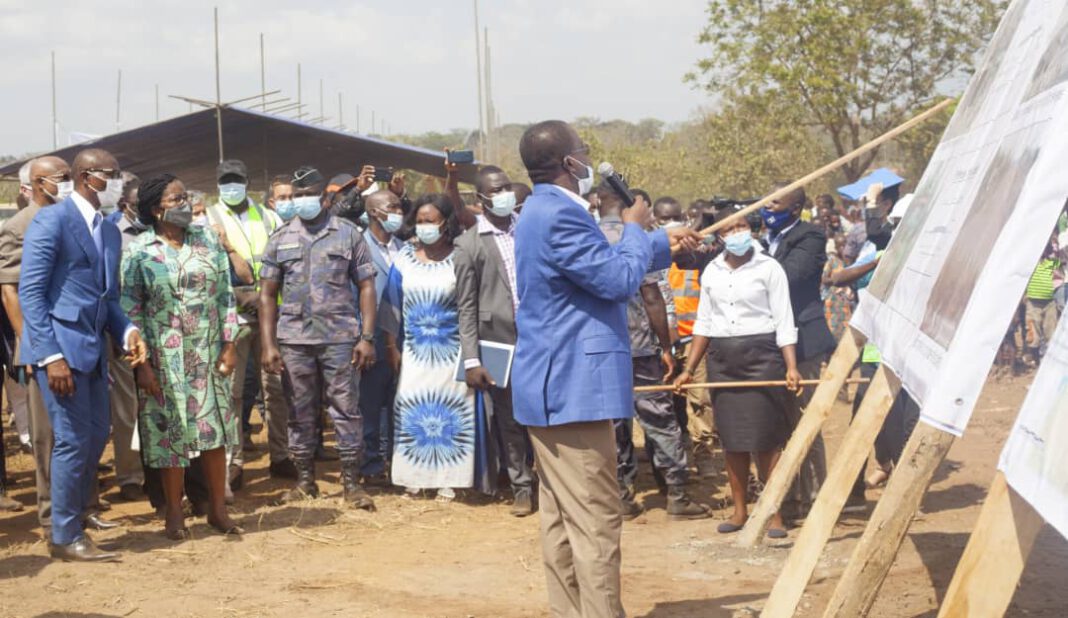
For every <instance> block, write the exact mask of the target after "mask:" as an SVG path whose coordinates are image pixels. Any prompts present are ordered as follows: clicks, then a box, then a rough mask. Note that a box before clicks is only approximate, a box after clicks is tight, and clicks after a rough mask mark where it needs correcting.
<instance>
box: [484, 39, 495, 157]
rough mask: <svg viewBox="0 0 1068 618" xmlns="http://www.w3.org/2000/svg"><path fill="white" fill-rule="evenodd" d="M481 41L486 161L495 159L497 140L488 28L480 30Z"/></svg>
mask: <svg viewBox="0 0 1068 618" xmlns="http://www.w3.org/2000/svg"><path fill="white" fill-rule="evenodd" d="M482 42H483V44H485V46H486V141H487V142H488V143H489V151H488V152H487V153H486V154H485V155H484V156H485V160H486V161H496V160H497V141H496V138H495V137H494V132H495V129H496V127H495V126H494V122H493V121H494V118H496V110H495V108H494V105H493V81H492V79H491V76H492V74H491V71H490V65H491V63H492V61H491V59H490V45H489V28H484V29H483V30H482Z"/></svg>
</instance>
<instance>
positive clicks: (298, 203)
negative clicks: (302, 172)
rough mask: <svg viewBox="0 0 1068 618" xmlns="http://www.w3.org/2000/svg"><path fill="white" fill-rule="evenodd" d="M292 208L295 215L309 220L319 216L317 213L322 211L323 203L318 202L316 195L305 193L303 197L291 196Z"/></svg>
mask: <svg viewBox="0 0 1068 618" xmlns="http://www.w3.org/2000/svg"><path fill="white" fill-rule="evenodd" d="M293 208H295V209H296V211H297V216H298V217H300V218H301V219H304V220H305V221H311V220H312V219H314V218H316V217H318V216H319V213H320V212H322V211H323V205H322V204H321V203H319V196H318V195H305V196H303V197H295V198H293Z"/></svg>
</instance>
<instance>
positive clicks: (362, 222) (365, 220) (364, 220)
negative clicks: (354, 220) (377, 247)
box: [360, 211, 371, 227]
mask: <svg viewBox="0 0 1068 618" xmlns="http://www.w3.org/2000/svg"><path fill="white" fill-rule="evenodd" d="M360 225H362V226H364V227H367V226H368V225H371V218H370V217H368V216H367V211H364V213H363V214H362V215H360Z"/></svg>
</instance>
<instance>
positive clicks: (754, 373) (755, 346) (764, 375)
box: [708, 333, 792, 452]
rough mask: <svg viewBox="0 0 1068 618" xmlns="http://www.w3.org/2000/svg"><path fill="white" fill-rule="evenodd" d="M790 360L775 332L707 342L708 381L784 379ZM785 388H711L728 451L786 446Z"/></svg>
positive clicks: (766, 449) (716, 416) (786, 392)
mask: <svg viewBox="0 0 1068 618" xmlns="http://www.w3.org/2000/svg"><path fill="white" fill-rule="evenodd" d="M785 377H786V363H785V362H784V361H783V359H782V351H781V350H780V349H779V346H778V345H777V344H776V343H775V334H774V333H768V334H765V335H746V336H743V337H713V338H711V340H710V341H709V344H708V381H709V382H739V381H755V380H782V379H784V378H785ZM791 396H792V394H791V393H790V392H789V391H787V390H786V389H785V388H784V387H763V388H731V389H719V390H713V391H712V410H713V414H714V417H715V421H716V429H717V430H718V431H719V437H720V440H721V441H722V442H723V450H725V451H731V452H760V451H771V450H775V449H780V448H782V447H783V445H784V444H786V438H787V436H788V425H787V422H786V404H787V401H788V400H787V399H786V398H787V397H791Z"/></svg>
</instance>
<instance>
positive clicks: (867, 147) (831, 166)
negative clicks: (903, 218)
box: [700, 99, 953, 236]
mask: <svg viewBox="0 0 1068 618" xmlns="http://www.w3.org/2000/svg"><path fill="white" fill-rule="evenodd" d="M951 103H953V99H946V100H945V101H942V102H941V103H939V104H938V105H935V106H934V107H932V108H931V109H929V110H927V111H925V112H923V113H922V114H919V115H918V116H915V117H914V118H912V119H911V120H908V121H906V122H904V123H902V124H900V125H898V126H896V127H894V128H893V129H890V130H889V131H887V132H886V133H883V134H882V135H880V136H879V137H877V138H875V139H873V140H871V141H870V142H868V143H867V144H864V145H863V146H861V147H860V148H857V149H856V150H854V151H853V152H850V153H847V154H844V155H842V156H841V157H838V158H837V159H835V160H834V161H831V162H830V163H828V164H827V165H824V166H823V167H821V168H819V169H818V170H816V171H814V172H812V173H811V174H809V175H807V176H805V177H803V178H801V179H800V180H795V181H793V182H791V183H790V184H788V185H786V186H785V187H783V188H781V189H778V190H776V191H773V192H772V193H771V195H768V196H767V197H764V198H761V199H759V200H757V201H756V202H754V203H752V204H750V205H749V206H746V207H745V208H743V209H741V210H739V211H738V212H736V213H734V214H733V215H731V216H729V217H727V218H726V219H723V220H722V221H720V222H718V223H714V224H712V225H710V226H708V227H706V228H705V229H703V230H701V232H700V234H701V235H702V236H708V235H710V234H713V233H715V232H716V231H717V230H721V229H723V228H725V227H730V226H732V225H734V223H735V222H736V221H738V220H739V219H741V218H743V217H745V216H746V215H748V214H749V213H751V212H756V211H757V210H760V209H761V208H763V207H764V206H767V205H768V204H770V203H771V202H773V201H775V200H777V199H779V198H780V197H783V196H784V195H787V194H788V193H790V192H792V191H793V190H795V189H799V188H801V187H803V186H805V185H807V184H808V183H810V182H812V181H813V180H816V179H817V178H820V177H822V176H826V175H827V174H830V173H831V172H833V171H835V170H837V169H838V168H840V167H842V166H843V165H845V164H846V163H849V162H850V161H852V160H853V159H856V158H857V157H859V156H861V155H863V154H865V153H868V152H870V151H872V150H875V149H876V148H878V147H879V146H882V145H883V144H885V143H886V142H889V141H890V140H892V139H894V138H895V137H897V136H898V135H901V134H902V133H904V132H905V131H908V130H909V129H911V128H913V127H915V126H916V125H918V124H921V123H923V122H925V121H927V119H929V118H931V117H932V116H934V115H935V114H937V113H938V112H940V111H942V110H944V109H945V108H947V107H949V105H950V104H951Z"/></svg>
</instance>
